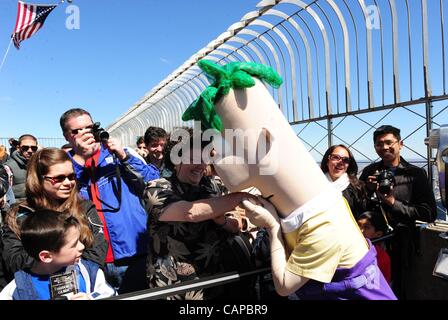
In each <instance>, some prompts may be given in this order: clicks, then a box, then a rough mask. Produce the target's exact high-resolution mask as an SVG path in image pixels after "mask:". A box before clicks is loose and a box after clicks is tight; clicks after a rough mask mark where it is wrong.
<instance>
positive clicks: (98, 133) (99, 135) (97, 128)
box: [91, 122, 109, 142]
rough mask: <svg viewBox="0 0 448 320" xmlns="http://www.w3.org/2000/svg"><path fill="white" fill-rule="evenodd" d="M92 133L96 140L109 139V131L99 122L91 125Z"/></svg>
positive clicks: (103, 140)
mask: <svg viewBox="0 0 448 320" xmlns="http://www.w3.org/2000/svg"><path fill="white" fill-rule="evenodd" d="M91 132H92V134H93V137H94V138H95V141H96V142H106V141H107V140H109V132H107V131H106V130H104V129H103V128H101V124H100V123H99V122H95V123H94V124H93V127H92V131H91Z"/></svg>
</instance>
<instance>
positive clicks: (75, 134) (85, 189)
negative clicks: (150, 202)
mask: <svg viewBox="0 0 448 320" xmlns="http://www.w3.org/2000/svg"><path fill="white" fill-rule="evenodd" d="M60 125H61V128H62V131H63V134H64V137H65V139H66V140H67V141H68V142H70V144H71V145H72V146H73V149H72V150H71V151H70V152H69V153H68V154H69V155H70V157H71V159H72V162H73V166H74V169H75V174H76V177H77V180H78V183H79V187H80V193H81V195H82V196H83V197H84V198H85V199H90V200H92V201H93V203H94V204H95V207H96V209H97V211H98V214H99V215H100V218H101V220H102V222H103V225H104V236H105V238H106V240H107V242H108V243H109V249H108V251H107V256H106V270H105V274H106V279H107V281H108V282H109V283H110V284H111V285H112V286H114V287H115V288H118V289H119V293H124V292H129V291H135V290H138V289H140V288H139V287H138V285H139V284H140V285H141V284H143V286H144V285H145V271H144V265H145V259H146V257H145V255H146V253H147V247H146V246H147V243H148V239H147V236H146V235H147V233H146V211H145V209H144V207H143V205H142V201H141V197H142V195H143V189H144V185H145V183H146V182H148V181H150V180H153V179H157V178H159V172H158V170H157V168H155V167H154V166H152V165H147V164H145V163H144V162H143V161H142V160H140V159H138V158H137V157H135V156H133V155H132V154H131V153H130V152H129V151H128V150H127V148H123V147H121V146H120V144H119V143H118V141H117V140H116V139H114V138H109V134H108V133H107V131H105V130H104V129H102V128H100V126H99V123H94V122H93V121H92V118H91V116H90V114H89V113H88V112H87V111H86V110H83V109H70V110H68V111H66V112H65V113H64V114H63V115H62V116H61V119H60ZM139 266H141V268H142V269H141V272H140V273H139V272H138V271H137V272H136V271H135V270H134V269H135V268H138V267H139ZM129 267H131V268H129ZM128 268H129V271H128V272H127V269H128ZM139 276H140V277H141V278H139Z"/></svg>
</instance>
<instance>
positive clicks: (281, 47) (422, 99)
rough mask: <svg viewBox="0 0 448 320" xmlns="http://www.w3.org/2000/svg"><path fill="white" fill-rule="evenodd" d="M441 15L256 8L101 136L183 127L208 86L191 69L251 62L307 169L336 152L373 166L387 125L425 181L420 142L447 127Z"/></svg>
mask: <svg viewBox="0 0 448 320" xmlns="http://www.w3.org/2000/svg"><path fill="white" fill-rule="evenodd" d="M447 9H448V8H447V2H446V1H443V0H430V1H428V0H314V1H311V0H303V1H302V0H262V1H260V2H259V3H258V4H257V8H255V10H254V11H251V12H248V13H247V14H246V15H244V16H243V17H242V18H241V20H240V21H237V22H235V23H234V24H232V25H231V26H230V27H229V28H228V29H227V30H225V31H224V32H223V33H222V34H220V35H219V36H218V37H217V38H216V39H214V40H212V41H210V43H209V44H207V45H206V46H205V47H204V48H203V49H201V50H199V51H198V52H196V53H194V54H193V55H192V56H191V57H190V58H189V59H188V60H187V61H185V63H184V64H182V65H181V66H179V67H178V68H177V69H176V70H174V71H173V72H172V73H171V74H170V75H169V76H168V77H166V78H165V79H163V80H162V81H161V82H160V83H159V84H158V85H157V86H156V87H154V88H152V89H151V90H150V91H149V93H148V94H147V95H145V96H144V97H143V98H142V99H141V101H139V102H138V103H136V104H135V105H134V106H133V107H132V108H130V109H129V110H128V111H127V112H126V113H125V114H124V115H123V116H121V117H120V118H119V119H118V120H117V121H115V122H114V123H112V124H110V125H109V126H108V128H107V130H108V131H109V132H110V133H111V135H112V136H115V137H116V138H118V139H120V140H121V142H122V144H123V145H132V144H133V143H134V141H135V138H136V137H137V136H141V135H143V134H144V132H145V130H146V128H147V127H148V126H150V125H155V126H160V127H163V128H165V129H166V130H171V129H172V128H173V127H176V126H182V125H191V123H185V122H182V121H181V115H182V113H183V111H184V110H185V109H186V108H187V106H188V105H189V104H190V103H191V102H192V101H194V100H195V99H196V98H197V96H198V95H199V94H200V93H201V92H202V91H203V90H204V89H205V88H206V87H207V86H208V85H209V80H208V78H207V77H206V76H205V75H204V74H203V73H202V71H201V70H200V69H199V68H198V66H197V62H198V61H199V60H201V59H209V60H213V61H215V62H217V63H220V64H225V63H228V62H232V61H253V62H257V63H262V64H265V65H269V66H271V67H272V68H274V69H275V70H276V71H277V72H278V73H279V74H280V75H281V76H282V78H283V79H284V84H283V85H282V86H281V87H280V88H279V89H272V88H270V89H269V90H271V93H272V95H273V97H274V99H275V100H276V101H277V103H278V106H279V108H280V109H281V110H282V112H283V114H284V115H285V117H286V118H287V120H288V121H289V123H290V124H291V126H292V127H293V128H294V130H295V131H296V132H297V135H298V137H299V138H300V139H301V140H302V141H303V142H304V143H305V145H307V146H308V147H309V150H310V152H311V153H312V155H313V156H314V157H315V159H316V160H320V159H321V157H322V155H323V153H324V151H325V150H326V149H327V148H328V146H329V145H331V144H336V143H344V144H346V145H348V146H349V147H350V148H351V149H352V150H353V151H354V154H355V157H356V159H357V160H358V161H369V162H370V161H373V160H375V159H376V158H377V156H376V154H375V152H374V148H373V142H372V133H373V131H374V130H375V128H377V127H378V126H380V125H382V124H393V125H395V126H397V127H399V128H401V129H402V136H403V138H404V142H405V149H404V150H403V156H404V157H405V158H407V159H408V160H410V161H411V162H418V163H422V166H424V167H426V168H427V169H428V174H429V177H430V178H432V177H433V176H434V175H433V173H432V171H433V167H432V165H431V161H432V159H433V150H432V149H430V148H429V147H426V146H425V145H424V143H423V141H424V138H425V137H427V136H428V135H429V132H430V130H431V129H432V128H437V127H439V126H440V125H441V124H445V123H448V112H447V111H446V109H447V106H448V103H447V98H448V95H447V68H446V61H447V54H446V51H447V50H446V44H445V34H446V31H447V30H446V23H445V16H446V11H447Z"/></svg>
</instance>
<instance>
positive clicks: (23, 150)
mask: <svg viewBox="0 0 448 320" xmlns="http://www.w3.org/2000/svg"><path fill="white" fill-rule="evenodd" d="M29 149H31V151H33V152H36V151H37V146H20V151H22V152H27V151H28V150H29Z"/></svg>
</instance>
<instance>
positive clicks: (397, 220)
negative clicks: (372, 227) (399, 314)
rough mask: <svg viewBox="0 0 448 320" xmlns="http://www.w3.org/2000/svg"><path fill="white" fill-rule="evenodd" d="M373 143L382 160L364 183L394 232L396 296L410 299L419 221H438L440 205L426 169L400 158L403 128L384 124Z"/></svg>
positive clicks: (367, 170) (369, 168)
mask: <svg viewBox="0 0 448 320" xmlns="http://www.w3.org/2000/svg"><path fill="white" fill-rule="evenodd" d="M373 141H374V147H375V151H376V153H377V154H378V156H379V157H380V158H381V161H379V162H375V163H373V164H371V165H369V166H367V167H366V168H364V170H363V172H362V174H361V176H360V180H362V181H364V182H365V183H366V187H367V189H368V193H369V195H373V194H374V193H375V194H376V196H377V198H378V201H379V205H380V206H381V208H382V209H383V210H384V212H385V213H386V216H387V219H388V222H389V224H390V225H391V226H392V228H393V229H394V233H395V236H394V238H393V239H392V242H391V246H392V252H391V260H392V287H393V289H394V292H395V294H396V295H397V296H398V297H399V298H402V299H403V298H405V297H406V295H405V291H406V287H405V284H406V281H405V280H404V277H405V276H406V274H407V273H409V271H410V268H411V267H412V263H411V259H412V257H413V256H414V254H415V253H416V252H417V251H418V249H419V248H418V238H417V229H416V226H415V221H416V220H421V221H426V222H432V221H434V220H435V217H436V203H435V198H434V193H433V190H432V187H431V185H430V184H429V182H428V177H427V174H426V172H425V170H423V169H421V168H418V167H416V166H414V165H411V164H409V163H408V162H407V161H405V160H404V159H403V158H402V157H401V156H400V151H401V149H402V147H403V141H402V140H401V136H400V129H398V128H395V127H393V126H390V125H383V126H381V127H379V128H378V129H376V130H375V132H374V133H373ZM385 170H386V171H385ZM380 190H381V192H380Z"/></svg>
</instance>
